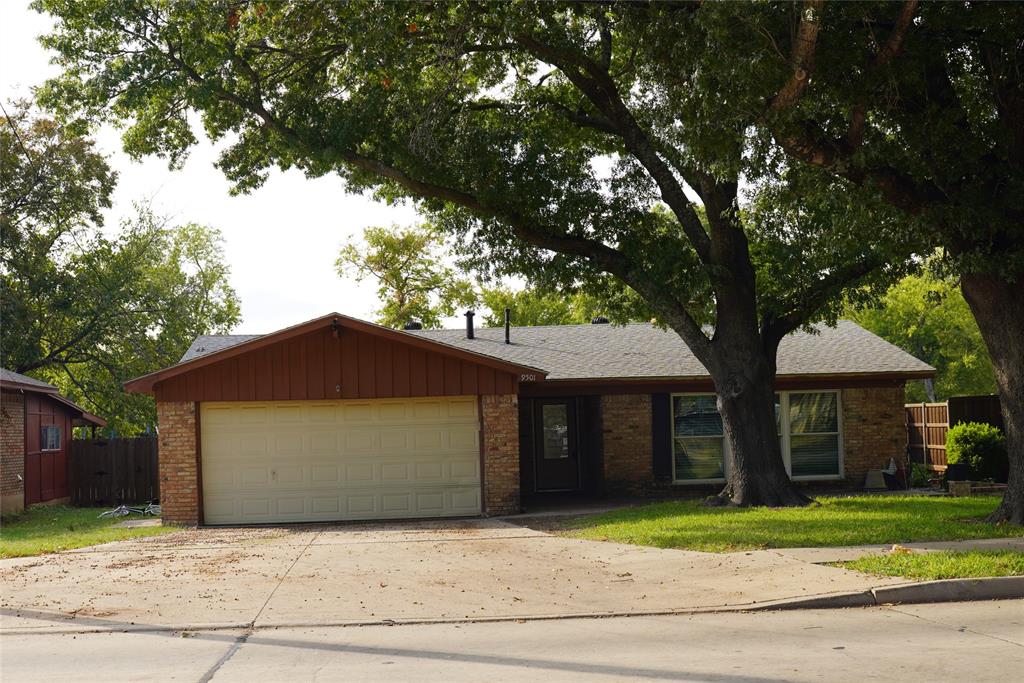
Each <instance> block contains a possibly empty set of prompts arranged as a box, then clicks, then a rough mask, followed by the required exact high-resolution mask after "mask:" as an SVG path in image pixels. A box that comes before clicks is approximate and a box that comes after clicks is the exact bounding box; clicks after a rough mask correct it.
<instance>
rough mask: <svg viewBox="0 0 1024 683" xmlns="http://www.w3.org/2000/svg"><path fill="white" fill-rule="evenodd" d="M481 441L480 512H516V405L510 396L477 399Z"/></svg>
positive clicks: (517, 504) (517, 434)
mask: <svg viewBox="0 0 1024 683" xmlns="http://www.w3.org/2000/svg"><path fill="white" fill-rule="evenodd" d="M480 403H481V420H482V422H483V432H484V434H483V439H484V512H485V513H486V514H488V515H508V514H514V513H516V512H519V405H518V399H517V397H516V396H515V395H514V394H492V395H487V396H481V397H480Z"/></svg>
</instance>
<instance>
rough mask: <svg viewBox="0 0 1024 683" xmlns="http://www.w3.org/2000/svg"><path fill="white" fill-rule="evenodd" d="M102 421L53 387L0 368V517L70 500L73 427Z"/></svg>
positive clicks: (104, 423)
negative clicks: (69, 472) (32, 506)
mask: <svg viewBox="0 0 1024 683" xmlns="http://www.w3.org/2000/svg"><path fill="white" fill-rule="evenodd" d="M106 424H107V423H106V421H105V420H104V419H103V418H101V417H97V416H95V415H92V414H91V413H89V412H87V411H86V410H85V409H83V408H81V407H79V406H77V405H75V404H74V403H73V402H72V401H70V400H69V399H67V398H65V397H64V396H61V395H60V393H59V392H58V390H57V387H55V386H53V385H52V384H47V383H46V382H40V381H39V380H37V379H33V378H32V377H28V376H26V375H20V374H18V373H16V372H11V371H10V370H4V369H0V468H2V471H0V496H2V505H0V507H2V510H3V514H7V513H10V512H17V511H19V510H21V509H23V508H25V507H27V506H29V505H34V504H36V503H64V502H67V501H68V499H69V496H70V495H71V488H70V485H69V484H70V482H69V481H68V464H69V458H70V451H71V429H72V428H73V427H90V426H95V427H105V426H106Z"/></svg>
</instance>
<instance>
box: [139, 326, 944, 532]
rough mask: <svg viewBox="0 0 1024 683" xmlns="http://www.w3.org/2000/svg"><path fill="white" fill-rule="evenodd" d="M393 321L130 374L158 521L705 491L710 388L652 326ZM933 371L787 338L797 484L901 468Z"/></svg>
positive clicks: (787, 427) (805, 337)
mask: <svg viewBox="0 0 1024 683" xmlns="http://www.w3.org/2000/svg"><path fill="white" fill-rule="evenodd" d="M474 332H475V334H474V335H473V338H468V331H462V330H414V331H397V330H392V329H388V328H384V327H381V326H379V325H374V324H372V323H368V322H363V321H361V320H356V319H354V318H350V317H347V316H343V315H340V314H337V313H332V314H330V315H327V316H324V317H322V318H318V319H316V320H312V321H309V322H306V323H303V324H300V325H296V326H294V327H290V328H287V329H284V330H281V331H279V332H275V333H272V334H268V335H261V336H237V335H235V336H230V335H229V336H204V337H200V338H198V339H196V340H195V342H194V343H193V344H192V347H191V348H190V349H189V350H188V352H187V353H186V354H185V355H184V357H183V358H182V360H181V362H180V363H179V364H178V365H174V366H172V367H169V368H166V369H164V370H160V371H158V372H155V373H152V374H149V375H145V376H143V377H140V378H138V379H135V380H132V381H131V382H128V383H127V384H126V385H125V388H126V389H127V390H128V391H135V392H143V393H149V394H152V395H154V396H155V397H156V401H157V413H158V417H159V426H160V429H159V432H160V488H161V503H162V506H163V511H164V520H165V521H169V522H174V523H182V524H197V523H205V524H235V523H270V522H290V521H326V520H342V519H382V518H405V517H440V516H457V515H479V514H487V515H494V514H507V513H514V512H517V511H519V510H520V503H521V500H522V499H524V498H527V499H529V498H535V497H549V498H550V497H552V496H555V495H566V494H568V495H573V494H584V495H587V494H589V495H603V494H616V493H631V494H643V493H649V492H662V493H668V492H671V491H683V492H686V491H693V490H694V489H698V490H699V489H700V487H704V488H710V489H711V490H714V487H715V485H717V484H720V482H721V481H722V480H723V474H724V472H725V471H726V470H727V469H728V467H729V453H728V445H727V444H726V440H725V438H724V436H723V434H722V424H721V420H720V419H719V417H718V414H717V412H716V410H715V397H714V393H713V387H712V384H711V381H710V379H709V377H708V375H707V372H706V371H705V370H704V368H703V367H702V366H701V365H700V364H699V363H698V362H697V361H696V359H695V358H694V357H693V355H692V354H691V353H690V352H689V350H688V349H687V347H686V346H685V344H683V342H682V341H681V340H680V339H679V337H678V336H677V335H675V334H674V333H672V332H667V331H663V330H661V329H659V328H657V327H655V326H652V325H649V324H631V325H626V326H612V325H608V324H594V325H566V326H553V327H514V328H511V330H510V331H509V333H508V334H509V335H510V342H511V343H508V344H506V343H505V334H506V332H505V330H504V329H484V330H475V331H474ZM933 374H934V370H933V369H932V368H931V367H930V366H928V365H926V364H925V363H923V362H921V361H919V360H917V359H916V358H913V357H912V356H910V355H908V354H906V353H905V352H903V351H902V350H900V349H898V348H896V347H895V346H892V345H891V344H889V343H887V342H885V341H884V340H882V339H880V338H879V337H876V336H875V335H873V334H871V333H869V332H867V331H865V330H863V329H862V328H860V327H858V326H857V325H855V324H853V323H850V322H841V323H839V326H838V327H836V328H828V327H821V328H820V330H819V333H818V334H807V333H797V334H794V335H791V336H789V337H787V338H786V339H785V340H784V341H783V342H782V345H781V347H780V349H779V355H778V380H777V387H778V392H779V393H778V396H779V402H778V410H779V415H780V439H781V441H782V446H783V452H784V456H785V462H786V466H787V468H788V469H789V470H790V472H791V473H792V476H793V478H794V479H799V480H801V481H808V482H815V483H816V484H822V483H824V482H832V484H833V485H840V486H847V487H853V488H855V487H860V486H861V485H862V484H863V482H864V476H865V473H866V472H867V470H868V469H877V468H883V467H885V466H886V465H888V463H889V460H890V458H895V459H896V460H897V461H900V460H902V459H904V457H905V453H906V441H907V432H906V426H905V421H904V411H903V386H904V383H905V382H906V381H907V380H908V379H913V378H922V377H931V376H932V375H933Z"/></svg>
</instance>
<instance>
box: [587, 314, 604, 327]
mask: <svg viewBox="0 0 1024 683" xmlns="http://www.w3.org/2000/svg"><path fill="white" fill-rule="evenodd" d="M590 324H591V325H607V324H608V318H606V317H604V316H603V315H599V316H597V317H596V318H591V319H590Z"/></svg>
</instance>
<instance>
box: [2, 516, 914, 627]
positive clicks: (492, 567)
mask: <svg viewBox="0 0 1024 683" xmlns="http://www.w3.org/2000/svg"><path fill="white" fill-rule="evenodd" d="M899 582H900V580H898V579H891V580H889V579H878V578H869V577H866V576H864V575H861V574H858V573H855V572H850V571H846V570H842V569H836V568H833V567H828V566H820V565H814V564H809V563H806V562H803V561H801V560H798V559H795V558H792V557H787V556H784V555H781V554H779V553H775V552H769V551H763V552H752V553H733V554H726V555H719V554H709V553H699V552H689V551H680V550H659V549H655V548H643V547H637V546H628V545H620V544H615V543H602V542H597V541H581V540H576V539H569V538H563V537H559V536H554V535H549V534H546V533H543V532H540V531H535V530H532V529H529V528H526V527H520V526H515V525H512V524H509V523H506V522H503V521H499V520H466V521H445V522H406V523H375V524H361V525H353V524H344V525H316V526H293V527H282V528H238V529H223V528H222V529H194V530H184V531H181V532H178V533H172V534H167V535H163V536H156V537H150V538H145V539H138V540H133V541H124V542H118V543H110V544H106V545H102V546H94V547H92V548H84V549H81V550H78V551H70V552H65V553H59V554H55V555H48V556H43V557H35V558H24V559H17V560H4V561H0V585H2V589H0V591H2V592H0V632H6V633H16V632H39V631H75V632H80V631H88V630H146V629H157V630H163V629H185V628H189V629H201V628H236V627H240V628H248V627H257V628H259V627H268V626H311V625H351V624H374V623H383V624H388V623H391V622H396V623H400V622H419V621H421V622H433V621H441V622H444V621H459V620H499V619H529V618H548V617H555V616H566V615H606V614H658V613H671V612H674V611H690V610H696V609H701V608H720V607H737V606H741V605H752V604H755V603H761V602H765V601H773V600H779V599H784V598H792V597H806V596H808V595H816V594H823V593H829V592H836V591H853V590H865V589H867V588H870V587H872V586H878V585H882V584H886V583H899Z"/></svg>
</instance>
